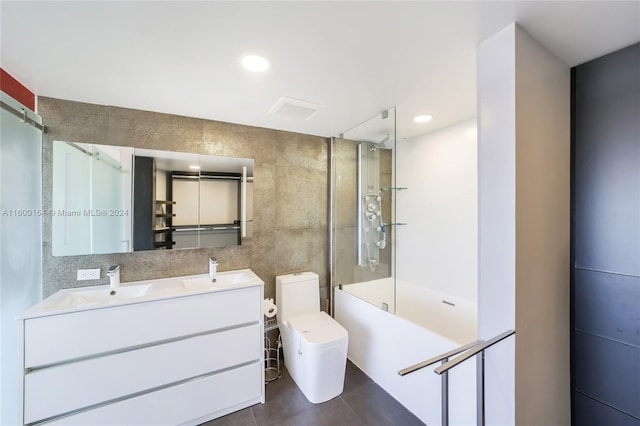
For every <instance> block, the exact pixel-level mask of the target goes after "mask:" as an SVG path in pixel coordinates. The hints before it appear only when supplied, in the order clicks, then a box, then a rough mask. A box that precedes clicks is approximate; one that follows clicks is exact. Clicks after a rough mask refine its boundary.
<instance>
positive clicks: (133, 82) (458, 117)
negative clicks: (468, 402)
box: [0, 0, 640, 138]
mask: <svg viewBox="0 0 640 426" xmlns="http://www.w3.org/2000/svg"><path fill="white" fill-rule="evenodd" d="M0 7H1V8H0V15H1V16H0V18H1V24H2V25H1V37H2V38H1V51H0V53H1V55H0V66H1V67H2V68H3V69H5V70H6V71H7V72H9V73H10V74H12V75H13V76H14V77H16V78H17V79H18V80H20V81H21V82H22V83H23V84H25V85H26V86H27V87H28V88H30V89H31V90H32V91H34V92H35V93H36V94H37V95H42V96H50V97H55V98H63V99H71V100H75V101H82V102H89V103H97V104H104V105H116V106H121V107H128V108H137V109H143V110H150V111H158V112H165V113H172V114H179V115H185V116H191V117H201V118H207V119H213V120H220V121H228V122H233V123H242V124H248V125H254V126H260V127H268V128H274V129H282V130H289V131H295V132H301V133H307V134H313V135H321V136H334V135H338V134H339V133H341V132H344V131H346V130H348V129H350V128H351V127H353V126H355V125H356V124H358V123H360V122H362V121H364V120H365V119H367V118H369V117H370V116H372V115H374V114H376V113H378V112H380V111H381V110H383V109H386V108H388V107H391V106H396V107H397V120H398V136H400V137H404V138H408V137H413V136H416V135H419V134H423V133H427V132H429V131H433V130H435V129H438V128H442V127H445V126H448V125H451V124H454V123H457V122H460V121H463V120H465V119H468V118H471V117H474V116H475V110H476V105H475V51H476V47H477V46H478V44H479V43H480V42H482V41H483V40H484V39H486V38H487V37H490V36H491V35H492V34H495V33H496V32H498V31H500V30H501V29H503V28H504V27H506V26H507V25H509V24H510V23H511V22H517V23H519V24H520V25H521V26H522V27H523V28H524V29H525V30H526V31H527V32H529V34H531V35H532V36H533V37H534V38H536V39H537V40H538V41H539V42H540V43H542V44H543V45H545V46H546V47H547V48H548V49H549V50H551V51H552V52H554V53H555V54H556V55H557V56H558V57H559V58H561V59H562V60H563V61H564V62H565V63H566V64H567V65H569V66H574V65H578V64H580V63H583V62H586V61H588V60H590V59H593V58H596V57H599V56H602V55H603V54H606V53H609V52H612V51H614V50H617V49H619V48H622V47H625V46H628V45H631V44H633V43H636V42H638V41H640V2H639V1H631V2H616V1H604V2H591V1H588V2H583V1H569V2H555V1H554V2H549V1H547V2H521V1H515V2H514V1H506V2H417V1H414V2H397V1H386V2H364V1H356V2H338V1H320V2H306V1H305V2H269V1H261V2H245V1H236V2H213V1H199V2H185V1H173V2H151V1H143V2H96V1H85V2H81V1H75V2H51V1H46V2H26V1H17V2H12V1H5V0H2V1H1V3H0ZM249 52H252V53H259V54H262V55H264V56H266V57H267V58H268V59H269V60H270V62H271V68H270V69H269V70H268V71H267V72H266V73H264V74H252V73H250V72H248V71H245V70H243V69H241V67H240V64H239V58H240V56H242V55H243V54H246V53H249ZM283 96H287V97H291V98H295V99H301V100H305V101H309V102H312V103H316V104H321V105H323V106H324V108H323V109H322V110H321V111H320V112H318V113H317V114H315V115H314V116H313V117H311V118H309V119H308V120H300V119H287V118H282V117H276V116H273V115H268V114H267V111H268V110H269V109H270V108H271V106H272V105H273V104H275V103H276V101H278V99H279V98H281V97H283ZM418 113H432V114H434V116H435V118H434V119H433V120H432V121H431V122H430V123H428V124H421V125H418V124H414V123H413V122H412V117H413V116H414V115H416V114H418Z"/></svg>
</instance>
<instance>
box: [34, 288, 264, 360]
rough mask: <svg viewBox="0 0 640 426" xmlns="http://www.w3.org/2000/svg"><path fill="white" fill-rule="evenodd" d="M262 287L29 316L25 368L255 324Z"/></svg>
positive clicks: (258, 314) (259, 314) (258, 318)
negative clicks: (37, 316)
mask: <svg viewBox="0 0 640 426" xmlns="http://www.w3.org/2000/svg"><path fill="white" fill-rule="evenodd" d="M261 290H262V289H261V288H260V287H248V288H242V289H233V290H231V291H218V292H212V293H209V294H198V295H192V296H183V297H177V298H171V299H163V300H155V301H147V302H141V303H133V304H128V305H122V306H117V307H113V306H110V307H105V308H99V309H91V310H86V311H79V312H72V313H66V314H59V315H51V316H46V317H39V318H31V319H27V320H25V321H24V334H25V347H24V354H25V360H24V361H25V364H24V367H25V368H27V369H29V368H34V367H39V366H48V365H53V364H57V363H60V362H64V361H67V360H75V359H79V358H84V357H91V356H95V355H98V354H104V353H109V352H113V351H120V350H123V349H126V348H135V347H139V346H142V345H148V344H150V343H154V342H161V341H164V340H170V339H174V338H178V337H181V336H189V335H194V334H198V333H205V332H208V331H212V330H217V329H224V328H229V327H234V326H237V325H241V324H248V323H252V322H256V323H257V322H259V321H260V320H261V310H260V308H259V307H260V306H261V303H262V300H261Z"/></svg>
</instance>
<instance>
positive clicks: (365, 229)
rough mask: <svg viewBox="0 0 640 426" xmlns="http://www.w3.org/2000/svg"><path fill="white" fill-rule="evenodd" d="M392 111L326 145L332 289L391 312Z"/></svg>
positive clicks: (392, 252) (392, 259)
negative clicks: (329, 153)
mask: <svg viewBox="0 0 640 426" xmlns="http://www.w3.org/2000/svg"><path fill="white" fill-rule="evenodd" d="M395 144H396V119H395V109H394V108H391V109H388V110H386V111H383V112H382V113H380V114H377V115H376V116H375V117H373V118H371V119H369V120H367V121H365V122H364V123H361V124H359V125H358V126H356V127H354V128H353V129H351V130H349V131H347V132H344V133H343V134H341V135H340V137H338V138H334V139H333V141H332V154H333V155H332V170H331V172H332V176H333V178H332V199H331V204H332V252H333V256H332V265H331V266H332V284H333V286H334V287H338V288H341V289H343V290H345V291H349V292H350V293H352V294H353V295H355V296H356V297H359V298H361V299H363V300H365V301H367V302H369V303H371V304H373V305H375V306H377V307H379V308H381V309H383V310H385V311H389V312H392V313H393V312H395V304H396V303H395V279H394V270H395V265H394V261H395V255H394V250H395V244H394V235H395V228H396V227H397V226H398V225H400V224H398V223H395V222H394V219H395V198H396V193H397V190H399V189H401V188H397V187H395V179H394V169H395V165H394V161H395V154H394V150H395Z"/></svg>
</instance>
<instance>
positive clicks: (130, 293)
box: [20, 269, 264, 317]
mask: <svg viewBox="0 0 640 426" xmlns="http://www.w3.org/2000/svg"><path fill="white" fill-rule="evenodd" d="M260 284H264V282H263V281H262V280H261V279H260V278H259V277H258V276H257V275H256V274H255V273H254V272H253V271H252V270H251V269H240V270H237V271H225V272H219V273H218V274H217V277H216V282H215V283H212V282H211V279H210V278H209V276H208V275H207V274H201V275H189V276H183V277H175V278H161V279H157V280H148V281H136V282H130V283H125V284H122V285H121V286H119V287H116V288H115V289H113V290H112V289H111V288H110V287H109V286H108V285H101V286H92V287H83V288H74V289H65V290H60V291H58V292H57V293H55V294H54V295H52V296H50V297H48V298H46V299H45V300H43V301H42V302H40V303H39V304H37V305H36V306H34V307H32V308H31V309H29V310H27V311H26V312H24V313H23V314H22V315H21V316H20V317H27V316H32V315H40V314H43V313H46V312H48V311H60V310H65V311H67V310H77V309H92V308H96V307H100V306H105V305H117V304H124V303H135V302H141V301H145V300H152V299H163V298H170V297H178V296H184V295H189V294H193V293H202V292H208V291H216V290H222V289H229V288H234V287H243V286H253V285H260Z"/></svg>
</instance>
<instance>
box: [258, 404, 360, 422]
mask: <svg viewBox="0 0 640 426" xmlns="http://www.w3.org/2000/svg"><path fill="white" fill-rule="evenodd" d="M309 404H310V405H309V406H308V407H307V409H305V410H303V411H301V412H299V413H297V414H295V415H294V416H292V417H290V418H287V419H283V420H280V421H278V422H275V423H269V425H274V426H275V425H277V426H347V425H348V426H364V425H365V424H364V423H362V421H361V420H360V419H359V418H358V416H356V414H355V413H354V412H353V411H352V410H351V408H349V406H347V404H346V403H345V402H344V401H343V400H342V399H341V398H339V397H338V398H334V399H332V400H330V401H327V402H323V403H322V404H311V403H309Z"/></svg>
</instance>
